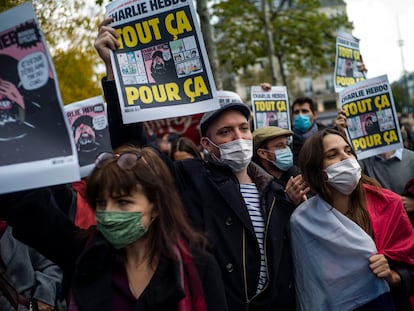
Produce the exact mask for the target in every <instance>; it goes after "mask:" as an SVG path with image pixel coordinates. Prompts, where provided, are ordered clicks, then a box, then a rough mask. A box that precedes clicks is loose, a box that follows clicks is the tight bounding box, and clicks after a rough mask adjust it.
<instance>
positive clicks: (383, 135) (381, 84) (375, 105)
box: [339, 75, 403, 160]
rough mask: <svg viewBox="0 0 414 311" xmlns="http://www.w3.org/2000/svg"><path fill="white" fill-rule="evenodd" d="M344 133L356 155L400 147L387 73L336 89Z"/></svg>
mask: <svg viewBox="0 0 414 311" xmlns="http://www.w3.org/2000/svg"><path fill="white" fill-rule="evenodd" d="M339 100H340V102H341V107H342V109H343V110H344V111H345V113H346V117H347V124H348V127H347V135H348V138H349V141H350V142H351V145H352V147H353V149H354V151H355V152H356V154H357V156H358V159H359V160H362V159H365V158H368V157H371V156H373V155H376V154H380V153H384V152H387V151H390V150H395V149H398V148H402V147H403V140H402V137H401V132H400V127H399V125H398V118H397V112H396V110H395V105H394V99H393V97H392V91H391V86H390V84H389V82H388V77H387V76H386V75H384V76H379V77H376V78H372V79H368V80H364V81H360V82H358V83H356V84H353V85H352V86H349V87H347V88H346V89H344V90H343V91H342V92H340V93H339Z"/></svg>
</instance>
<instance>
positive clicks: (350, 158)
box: [291, 129, 414, 311]
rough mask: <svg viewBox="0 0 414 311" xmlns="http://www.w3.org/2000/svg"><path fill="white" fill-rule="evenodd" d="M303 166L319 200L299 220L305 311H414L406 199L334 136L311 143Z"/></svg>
mask: <svg viewBox="0 0 414 311" xmlns="http://www.w3.org/2000/svg"><path fill="white" fill-rule="evenodd" d="M299 165H300V169H301V172H302V176H303V178H304V180H305V181H306V182H307V183H308V185H309V186H310V188H311V191H313V192H314V193H316V195H315V196H314V197H312V198H310V199H309V200H307V201H305V202H304V203H302V204H301V205H300V206H299V207H298V208H297V209H296V210H295V212H294V213H293V215H292V217H291V233H292V245H293V256H294V267H295V282H296V285H297V287H296V290H297V304H298V310H376V311H378V310H387V311H389V310H404V311H405V310H407V311H408V310H411V307H410V302H409V295H412V294H413V293H412V290H413V280H414V269H413V265H414V230H413V228H412V226H411V224H410V222H409V220H408V217H407V214H406V213H405V211H404V209H403V205H402V201H401V198H400V197H399V196H398V195H397V194H395V193H393V192H391V191H389V190H387V189H383V188H381V187H380V185H379V184H378V182H376V181H375V180H374V179H372V178H369V177H368V176H365V175H364V174H361V168H360V166H359V164H358V161H357V160H356V154H355V152H354V151H353V150H352V147H351V146H350V144H349V143H348V141H347V139H346V137H345V136H344V135H343V134H342V133H341V132H339V131H337V130H334V129H325V130H322V131H320V132H318V133H316V134H314V135H313V136H311V137H310V138H308V139H307V140H306V142H305V144H304V146H303V148H302V150H301V154H300V157H299ZM390 289H391V292H390ZM394 305H395V306H394ZM394 308H395V309H394Z"/></svg>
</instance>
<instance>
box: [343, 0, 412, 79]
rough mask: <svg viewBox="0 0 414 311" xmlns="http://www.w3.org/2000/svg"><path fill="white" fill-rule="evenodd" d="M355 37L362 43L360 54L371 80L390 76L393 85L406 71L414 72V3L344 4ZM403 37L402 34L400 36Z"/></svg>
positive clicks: (358, 0) (373, 0) (365, 0)
mask: <svg viewBox="0 0 414 311" xmlns="http://www.w3.org/2000/svg"><path fill="white" fill-rule="evenodd" d="M344 1H345V2H346V3H347V13H348V17H349V19H350V20H351V21H352V22H353V23H354V31H353V33H352V34H353V35H354V36H355V37H357V38H359V39H360V45H359V48H360V51H361V54H362V56H363V59H364V62H365V64H366V66H367V68H368V78H373V77H376V76H380V75H383V74H387V75H388V79H389V81H390V82H391V83H392V82H394V81H396V80H398V79H399V78H400V77H401V75H402V73H403V61H402V57H401V49H400V47H399V46H398V44H397V42H398V39H399V38H401V39H403V40H404V46H403V48H402V51H403V58H404V67H405V70H407V71H409V72H413V71H414V0H344ZM399 33H400V34H399Z"/></svg>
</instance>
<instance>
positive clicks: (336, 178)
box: [325, 158, 361, 195]
mask: <svg viewBox="0 0 414 311" xmlns="http://www.w3.org/2000/svg"><path fill="white" fill-rule="evenodd" d="M325 172H326V175H328V184H330V185H331V186H332V187H334V188H335V189H336V190H338V191H339V192H341V193H343V194H346V195H349V194H351V193H352V191H354V190H355V188H356V186H357V185H358V182H359V180H360V179H361V167H360V166H359V163H358V161H357V160H356V159H354V158H349V159H346V160H343V161H341V162H338V163H335V164H332V165H330V166H328V167H327V168H326V169H325Z"/></svg>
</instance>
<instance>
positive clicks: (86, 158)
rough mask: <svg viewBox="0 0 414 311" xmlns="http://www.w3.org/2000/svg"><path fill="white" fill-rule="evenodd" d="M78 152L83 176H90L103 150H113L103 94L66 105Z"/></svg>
mask: <svg viewBox="0 0 414 311" xmlns="http://www.w3.org/2000/svg"><path fill="white" fill-rule="evenodd" d="M65 111H66V115H67V118H68V120H69V124H70V126H71V130H72V134H73V139H74V141H75V146H76V151H77V152H78V158H79V166H80V174H81V177H86V176H88V175H89V174H90V173H91V171H92V170H93V168H94V167H95V160H96V158H97V157H98V155H99V154H101V153H102V152H112V147H111V141H110V138H109V130H108V118H107V113H106V105H105V103H104V100H103V98H102V96H96V97H92V98H88V99H85V100H82V101H78V102H74V103H71V104H69V105H66V106H65Z"/></svg>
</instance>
